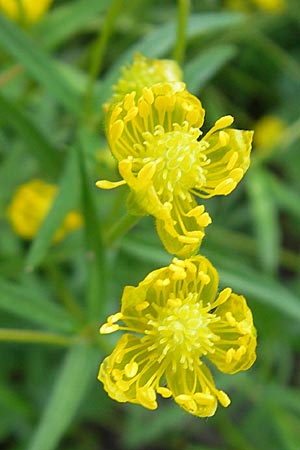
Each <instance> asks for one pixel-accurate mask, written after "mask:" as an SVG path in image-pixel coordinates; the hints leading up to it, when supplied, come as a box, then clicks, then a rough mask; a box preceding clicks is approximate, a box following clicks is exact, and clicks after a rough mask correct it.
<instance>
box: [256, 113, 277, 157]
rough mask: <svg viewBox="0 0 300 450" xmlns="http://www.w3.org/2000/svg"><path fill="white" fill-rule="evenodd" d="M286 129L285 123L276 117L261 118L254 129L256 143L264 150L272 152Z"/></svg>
mask: <svg viewBox="0 0 300 450" xmlns="http://www.w3.org/2000/svg"><path fill="white" fill-rule="evenodd" d="M284 129H285V124H284V122H283V121H282V120H281V119H280V118H279V117H276V116H273V115H271V114H270V115H266V116H263V117H261V118H260V119H259V120H258V121H257V122H256V124H255V127H254V131H255V133H254V143H255V145H256V147H258V148H261V149H262V150H270V149H272V147H274V146H275V145H276V143H277V142H278V140H279V139H280V136H281V135H282V133H283V131H284Z"/></svg>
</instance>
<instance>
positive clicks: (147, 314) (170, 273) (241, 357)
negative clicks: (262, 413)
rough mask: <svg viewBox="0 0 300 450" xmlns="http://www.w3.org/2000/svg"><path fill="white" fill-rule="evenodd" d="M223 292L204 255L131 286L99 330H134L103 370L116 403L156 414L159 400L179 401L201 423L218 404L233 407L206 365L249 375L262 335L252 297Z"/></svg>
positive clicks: (101, 374)
mask: <svg viewBox="0 0 300 450" xmlns="http://www.w3.org/2000/svg"><path fill="white" fill-rule="evenodd" d="M217 289H218V274H217V271H216V269H215V268H214V267H213V266H212V264H211V263H210V262H209V261H208V260H207V259H206V258H204V257H203V256H195V257H193V258H191V259H187V260H184V261H183V260H179V259H177V258H174V259H173V262H172V264H170V265H169V266H167V267H163V268H161V269H158V270H155V271H153V272H151V273H150V274H149V275H148V276H147V277H146V278H145V279H144V280H143V281H142V282H141V283H140V284H139V285H138V286H137V287H133V286H126V287H125V289H124V293H123V297H122V308H121V312H118V313H117V314H114V315H112V316H110V317H109V318H108V319H107V322H106V323H105V324H104V325H103V326H102V327H101V329H100V332H101V333H102V334H105V333H112V332H114V331H117V330H125V331H127V332H128V333H126V334H124V335H123V336H122V337H121V339H120V340H119V341H118V343H117V345H116V347H115V349H114V350H113V352H112V354H111V355H110V356H108V357H107V358H106V359H105V360H104V361H103V363H102V364H101V366H100V371H99V375H98V378H99V380H100V381H101V382H102V383H103V385H104V389H105V390H106V392H107V393H108V394H109V396H110V397H111V398H113V399H114V400H117V401H118V402H132V403H138V404H140V405H142V406H144V407H145V408H149V409H156V408H157V399H156V395H157V394H160V395H161V396H162V397H171V396H173V398H174V400H175V402H177V403H178V404H179V406H181V407H182V408H183V409H185V410H186V411H188V412H189V413H191V414H194V415H196V416H199V417H207V416H212V415H213V414H214V413H215V411H216V408H217V403H218V401H219V402H220V403H221V405H223V406H225V407H226V406H228V405H229V404H230V399H229V397H228V396H227V394H226V393H225V392H223V391H221V390H218V389H217V388H216V387H215V384H214V380H213V377H212V374H211V372H210V370H209V368H208V366H207V364H206V360H210V362H211V363H213V364H214V365H215V366H216V367H217V368H218V369H219V370H221V371H222V372H225V373H228V374H233V373H235V372H238V371H240V370H247V369H248V368H249V367H251V366H252V364H253V363H254V361H255V358H256V355H255V348H256V332H255V328H254V326H253V320H252V314H251V311H250V309H249V308H248V306H247V304H246V300H245V298H244V297H243V296H241V295H237V294H234V293H232V291H231V289H229V288H226V289H224V290H223V291H222V292H220V294H219V295H217ZM119 321H122V322H123V324H124V325H119V324H118V323H117V322H119Z"/></svg>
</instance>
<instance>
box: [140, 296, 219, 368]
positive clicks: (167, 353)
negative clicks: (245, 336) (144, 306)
mask: <svg viewBox="0 0 300 450" xmlns="http://www.w3.org/2000/svg"><path fill="white" fill-rule="evenodd" d="M196 297H197V294H189V296H188V297H187V298H186V299H185V300H184V301H181V300H180V299H179V298H176V299H173V298H171V299H169V300H168V302H167V305H166V306H165V307H164V308H160V309H159V315H158V316H157V317H156V318H155V319H154V318H153V317H151V318H150V317H149V319H148V324H147V330H146V331H145V334H146V335H147V340H148V339H149V338H150V341H151V349H154V348H156V350H157V351H158V354H159V356H158V359H159V360H162V359H164V358H165V357H168V358H170V359H171V360H173V361H174V360H179V362H180V363H181V364H183V365H184V367H185V368H187V367H189V368H192V367H193V364H194V361H196V360H197V361H198V360H199V357H200V356H201V355H206V354H207V353H209V352H210V353H211V352H213V346H214V342H215V341H216V340H218V336H216V335H215V334H214V333H212V331H211V330H210V324H211V323H213V322H216V321H217V320H218V319H217V318H216V317H215V315H214V314H212V313H209V312H208V311H207V309H205V308H203V307H202V306H201V304H199V303H196V302H195V300H196ZM174 353H175V354H176V355H177V358H175V359H174ZM178 356H180V357H179V358H178Z"/></svg>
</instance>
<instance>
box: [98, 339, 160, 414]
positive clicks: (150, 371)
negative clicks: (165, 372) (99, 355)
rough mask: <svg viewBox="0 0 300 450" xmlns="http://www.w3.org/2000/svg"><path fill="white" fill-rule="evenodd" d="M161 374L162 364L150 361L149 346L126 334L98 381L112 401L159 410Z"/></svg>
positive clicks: (104, 364)
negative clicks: (158, 396)
mask: <svg viewBox="0 0 300 450" xmlns="http://www.w3.org/2000/svg"><path fill="white" fill-rule="evenodd" d="M160 373H161V372H160V371H159V364H158V362H157V360H156V359H155V358H151V352H149V351H148V348H147V345H146V344H143V343H142V341H141V339H139V338H137V337H136V336H133V335H130V334H124V335H123V336H122V337H121V339H120V340H119V341H118V343H117V345H116V347H115V349H114V350H113V352H112V353H111V355H110V356H108V357H107V358H105V360H104V361H103V362H102V364H101V366H100V370H99V374H98V379H99V380H100V381H101V382H102V383H103V385H104V389H105V391H106V392H107V393H108V395H109V396H110V397H111V398H112V399H114V400H117V401H118V402H121V403H124V402H131V403H138V404H140V405H142V406H144V407H145V408H148V409H156V408H157V402H156V390H157V387H158V385H159V380H160V376H159V374H160Z"/></svg>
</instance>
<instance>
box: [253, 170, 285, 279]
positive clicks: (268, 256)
mask: <svg viewBox="0 0 300 450" xmlns="http://www.w3.org/2000/svg"><path fill="white" fill-rule="evenodd" d="M246 186H247V188H248V194H249V198H250V201H251V207H252V217H253V221H254V228H255V234H256V238H257V253H258V256H259V260H260V262H261V266H262V267H263V269H264V270H265V271H266V272H269V273H274V272H275V270H276V269H277V267H278V264H279V252H280V232H279V223H278V217H277V216H278V214H277V208H276V205H275V203H274V196H273V195H272V192H271V190H270V185H269V183H268V179H267V177H266V171H265V170H264V169H263V168H262V167H261V168H259V167H254V168H253V169H252V170H251V171H250V172H249V174H248V177H247V184H246Z"/></svg>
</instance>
